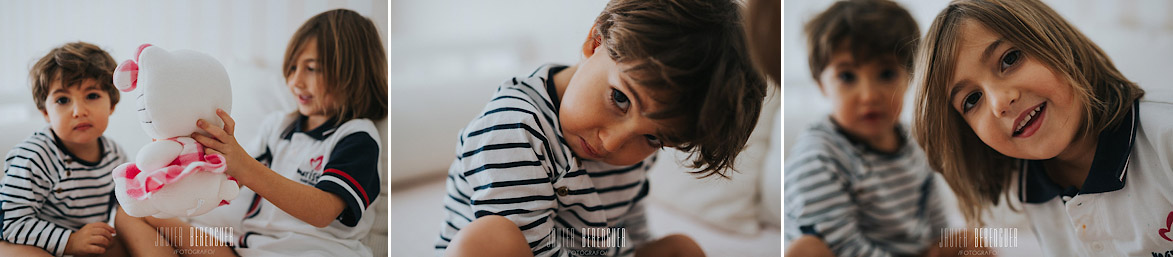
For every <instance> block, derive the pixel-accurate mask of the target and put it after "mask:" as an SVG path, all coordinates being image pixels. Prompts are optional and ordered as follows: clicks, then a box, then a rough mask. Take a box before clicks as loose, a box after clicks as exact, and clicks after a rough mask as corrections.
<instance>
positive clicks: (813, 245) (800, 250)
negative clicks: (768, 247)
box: [786, 235, 835, 256]
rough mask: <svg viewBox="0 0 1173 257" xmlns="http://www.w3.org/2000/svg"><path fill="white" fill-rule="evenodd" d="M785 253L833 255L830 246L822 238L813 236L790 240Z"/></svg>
mask: <svg viewBox="0 0 1173 257" xmlns="http://www.w3.org/2000/svg"><path fill="white" fill-rule="evenodd" d="M786 255H791V256H835V254H834V253H832V252H831V248H830V247H829V246H827V244H826V243H824V242H823V240H822V239H819V238H818V237H814V236H809V235H807V236H802V237H799V238H798V239H795V240H794V241H792V242H790V247H789V249H786Z"/></svg>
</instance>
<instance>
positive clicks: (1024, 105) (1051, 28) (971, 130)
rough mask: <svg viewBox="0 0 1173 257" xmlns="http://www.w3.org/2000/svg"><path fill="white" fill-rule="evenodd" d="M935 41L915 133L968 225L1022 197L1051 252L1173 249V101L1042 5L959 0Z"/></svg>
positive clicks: (923, 73)
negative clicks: (1150, 91)
mask: <svg viewBox="0 0 1173 257" xmlns="http://www.w3.org/2000/svg"><path fill="white" fill-rule="evenodd" d="M922 42H923V43H922V45H921V49H920V53H919V56H918V60H917V64H916V66H917V68H916V71H915V74H916V75H915V76H916V78H915V79H914V82H915V83H919V84H921V87H920V91H919V92H918V100H917V105H916V118H915V119H916V120H915V128H914V134H915V135H916V137H917V141H919V142H920V143H921V145H922V147H923V148H924V150H925V153H926V154H928V160H929V162H930V164H931V165H932V166H933V167H934V168H935V169H937V170H940V171H941V172H942V173H943V175H944V177H945V179H946V180H947V181H948V182H949V184H950V186H952V187H953V190H954V191H955V192H956V193H957V198H958V199H959V200H960V203H961V204H960V205H961V206H962V212H963V214H964V215H965V217H966V219H967V220H969V221H970V222H971V223H972V224H974V225H978V226H980V225H981V224H982V220H981V218H980V217H981V214H982V212H983V211H985V210H986V208H988V206H991V205H995V204H998V202H999V200H1000V199H999V198H1001V197H1006V198H1007V199H1006V200H1009V197H1017V198H1018V199H1019V200H1020V201H1021V202H1023V203H1024V204H1023V206H1022V209H1023V210H1025V213H1026V215H1027V217H1028V218H1029V219H1030V224H1032V225H1033V226H1034V231H1035V233H1037V234H1038V240H1039V243H1040V245H1041V246H1042V247H1043V251H1044V252H1045V253H1046V254H1047V255H1048V256H1139V255H1144V256H1149V255H1150V254H1151V255H1153V256H1157V255H1164V254H1166V253H1169V252H1170V251H1173V240H1171V239H1173V235H1171V234H1170V233H1168V232H1169V229H1170V228H1169V225H1170V223H1173V190H1169V189H1168V187H1167V186H1168V185H1169V184H1170V183H1171V182H1173V172H1170V169H1171V168H1173V158H1171V157H1173V147H1171V146H1173V122H1171V121H1170V119H1169V118H1168V117H1169V116H1168V113H1170V112H1173V104H1170V102H1169V101H1167V100H1155V99H1143V100H1141V99H1140V98H1141V96H1142V95H1144V90H1142V89H1140V88H1139V87H1138V86H1137V85H1136V84H1135V83H1133V82H1130V81H1129V80H1128V79H1126V78H1125V77H1124V76H1123V75H1122V74H1121V73H1120V72H1119V71H1118V70H1117V69H1116V67H1115V66H1114V65H1113V64H1112V61H1111V60H1110V59H1109V58H1108V56H1107V55H1105V54H1104V51H1102V50H1100V48H1099V47H1097V46H1096V45H1095V44H1094V43H1092V42H1091V41H1090V40H1089V39H1088V38H1087V37H1085V36H1084V35H1083V34H1082V33H1080V32H1079V30H1077V29H1075V28H1074V27H1072V26H1071V25H1070V24H1068V23H1067V21H1065V20H1064V19H1063V18H1062V17H1060V16H1059V15H1058V14H1057V13H1055V11H1053V10H1051V8H1049V7H1047V6H1046V5H1044V4H1043V3H1041V2H1039V1H1037V0H1027V1H1020V0H1014V1H1001V0H963V1H955V2H953V3H951V4H950V5H949V6H948V7H946V8H945V10H944V11H942V12H941V13H940V14H939V15H938V16H937V18H936V19H935V20H934V21H933V23H932V26H931V28H930V29H929V30H928V33H927V35H926V37H925V39H924V41H922ZM1003 195H1005V196H1003ZM1012 195H1013V196H1012Z"/></svg>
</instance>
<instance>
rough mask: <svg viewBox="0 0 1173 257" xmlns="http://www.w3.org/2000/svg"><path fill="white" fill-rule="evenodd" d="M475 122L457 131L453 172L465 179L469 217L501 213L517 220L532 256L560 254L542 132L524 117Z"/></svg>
mask: <svg viewBox="0 0 1173 257" xmlns="http://www.w3.org/2000/svg"><path fill="white" fill-rule="evenodd" d="M481 124H483V125H484V126H482V127H479V128H477V129H469V130H466V133H467V134H465V135H462V136H461V137H462V141H461V142H462V143H461V146H460V147H459V150H458V154H459V155H458V156H457V158H458V160H457V161H458V162H460V165H459V167H463V170H457V171H456V172H455V173H456V174H454V177H455V178H454V179H455V180H461V181H464V182H465V183H464V184H465V185H467V187H465V188H464V189H465V191H464V193H462V194H465V193H467V195H468V198H469V199H468V200H469V201H468V204H469V205H470V206H471V208H472V211H473V214H474V217H469V218H472V219H474V220H475V219H478V218H481V217H484V216H488V215H498V216H502V217H504V218H506V219H508V220H510V221H512V222H513V223H514V224H516V225H517V227H518V228H519V229H520V230H521V232H522V235H523V236H524V237H525V240H526V242H527V243H528V244H529V245H528V247H529V248H530V251H531V252H533V253H534V256H538V257H541V256H552V255H554V254H555V253H560V252H561V253H563V254H564V253H565V251H564V250H563V246H562V245H558V244H555V242H556V241H555V233H554V222H556V221H555V220H554V219H552V218H551V217H552V216H553V215H554V213H555V211H556V210H557V208H558V203H557V200H556V199H557V195H556V194H555V193H554V188H553V185H552V184H551V183H552V182H551V174H550V172H552V171H550V170H547V168H550V167H546V166H545V165H543V163H545V162H543V160H544V158H553V157H552V156H544V158H543V157H539V154H542V155H545V153H546V152H545V151H542V150H541V149H542V148H541V147H543V145H544V144H545V143H544V142H542V141H541V138H545V137H543V136H541V135H540V134H536V133H537V132H536V131H540V130H541V127H539V126H538V125H537V122H535V121H533V120H529V119H526V120H524V121H521V122H516V123H513V122H484V123H481ZM494 124H496V125H494ZM501 124H504V125H501ZM474 127H476V126H474ZM551 139H552V138H551ZM549 143H551V144H555V142H549ZM458 169H459V168H458ZM458 190H459V189H458Z"/></svg>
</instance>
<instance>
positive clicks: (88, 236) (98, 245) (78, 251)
mask: <svg viewBox="0 0 1173 257" xmlns="http://www.w3.org/2000/svg"><path fill="white" fill-rule="evenodd" d="M113 242H114V227H111V226H110V225H108V224H106V223H102V222H94V223H90V224H86V225H85V226H84V227H81V229H80V230H78V231H77V232H73V234H70V235H69V241H67V242H66V243H65V254H66V255H90V254H102V253H105V252H106V248H108V247H110V244H111V243H113Z"/></svg>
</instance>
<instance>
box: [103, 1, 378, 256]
mask: <svg viewBox="0 0 1173 257" xmlns="http://www.w3.org/2000/svg"><path fill="white" fill-rule="evenodd" d="M284 60H285V61H284V66H283V67H285V71H284V73H285V78H286V83H287V85H288V86H289V90H290V92H291V93H293V94H294V96H295V97H296V98H297V99H298V105H297V111H296V112H293V113H288V114H284V113H282V114H276V115H273V116H270V117H269V118H268V119H267V120H266V121H265V122H263V123H262V124H263V125H262V135H263V136H262V138H260V140H259V141H260V142H259V143H258V144H257V145H256V146H257V147H256V148H255V149H252V150H255V151H249V152H246V151H245V150H244V149H243V148H242V147H241V146H240V144H238V143H237V140H236V138H235V137H234V136H233V130H234V125H235V122H234V121H233V120H232V118H231V117H229V116H228V114H227V113H225V112H224V111H222V110H218V111H217V113H218V114H219V116H220V118H221V119H223V120H224V123H225V125H224V127H223V128H218V127H214V126H210V125H208V123H207V122H205V121H202V120H201V121H200V122H198V124H196V125H197V126H199V127H200V128H202V129H204V130H205V131H207V132H208V133H209V134H210V135H211V137H209V136H204V135H199V134H195V135H193V136H192V137H193V138H195V139H196V140H197V141H199V142H200V143H201V144H204V146H206V147H207V148H206V149H207V152H208V154H213V153H218V154H222V155H223V156H225V158H226V159H227V161H226V162H227V163H228V170H227V173H228V174H229V175H231V176H232V177H234V178H236V180H237V182H239V183H240V184H241V185H243V186H245V187H248V188H249V189H251V191H252V192H255V193H252V194H242V196H240V197H237V199H236V200H237V201H248V202H250V203H251V204H250V206H249V208H248V212H247V213H241V218H243V222H242V225H241V227H237V228H234V230H237V231H233V232H234V233H233V234H234V235H237V237H236V238H235V242H215V243H210V244H209V243H202V242H198V241H189V238H188V234H189V233H202V232H201V231H199V230H194V228H193V227H191V226H190V225H188V224H186V223H183V222H181V221H178V220H174V219H169V220H168V219H156V218H152V217H147V218H145V219H135V218H131V217H129V216H125V214H119V217H121V218H123V219H120V220H118V221H116V224H117V225H118V227H120V229H119V230H120V231H121V230H122V229H121V228H123V227H125V228H126V229H128V230H129V229H134V228H148V229H150V228H149V227H146V226H148V225H149V226H151V227H154V228H176V227H179V228H186V229H181V230H179V231H173V230H174V229H172V230H168V229H159V230H158V231H160V232H161V233H158V234H152V233H146V234H143V233H126V234H136V235H135V236H136V237H140V238H141V240H134V239H129V240H126V241H131V242H135V243H136V245H132V246H130V248H132V249H134V250H133V251H135V253H136V255H144V256H157V255H159V254H163V255H172V254H193V253H198V254H210V255H213V256H216V255H220V256H235V255H240V256H258V255H266V256H269V255H279V256H294V255H311V256H371V255H372V253H371V250H370V249H368V248H367V247H366V246H364V245H363V244H362V243H360V242H359V239H361V238H364V237H366V236H367V232H368V231H369V230H370V228H371V226H372V225H373V223H374V217H372V216H367V215H366V214H367V213H366V210H367V207H368V206H370V204H371V203H373V202H374V201H375V197H376V196H378V195H379V191H380V190H381V188H380V185H379V175H378V159H379V156H380V154H381V153H380V151H379V149H380V148H379V134H378V132H377V130H376V128H375V125H374V123H372V122H371V121H372V120H379V119H382V118H384V117H385V116H386V115H387V98H386V96H387V74H386V73H385V72H386V67H387V66H386V65H387V62H386V55H385V54H384V50H383V43H382V40H381V39H380V37H379V35H378V32H377V31H376V29H375V26H374V24H373V23H372V22H371V21H370V20H369V19H367V18H365V17H362V16H361V15H359V14H358V13H355V12H353V11H349V10H332V11H327V12H324V13H321V14H318V15H317V16H314V17H313V18H310V20H309V21H307V22H306V23H305V24H304V25H302V26H301V28H299V29H298V30H297V32H295V33H294V35H293V38H292V40H291V41H290V44H289V47H288V48H287V49H286V53H285V59H284ZM123 220H126V222H124V221H123ZM185 230H190V231H185ZM136 231H139V230H136ZM151 231H155V230H154V229H151ZM174 232H178V233H181V236H180V238H181V239H180V240H175V239H176V237H175V235H172V234H173V233H174ZM159 236H162V237H163V238H164V239H166V240H168V241H167V242H166V243H165V244H164V247H158V245H159V244H158V243H157V242H158V240H157V239H156V237H159ZM225 244H231V245H232V247H235V248H234V249H233V248H229V247H228V246H225ZM172 247H175V248H176V249H172ZM233 250H235V252H233Z"/></svg>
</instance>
